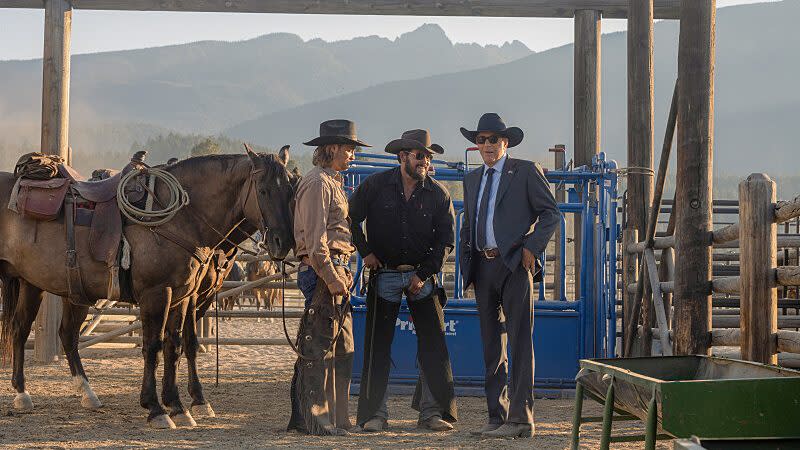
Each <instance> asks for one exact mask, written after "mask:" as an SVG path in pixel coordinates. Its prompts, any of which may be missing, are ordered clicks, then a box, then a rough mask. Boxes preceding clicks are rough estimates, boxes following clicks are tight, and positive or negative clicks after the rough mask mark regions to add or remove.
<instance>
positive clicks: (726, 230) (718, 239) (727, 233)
mask: <svg viewBox="0 0 800 450" xmlns="http://www.w3.org/2000/svg"><path fill="white" fill-rule="evenodd" d="M738 239H739V224H738V223H732V224H730V225H726V226H724V227H722V228H720V229H718V230H714V244H722V243H723V242H730V241H736V240H738Z"/></svg>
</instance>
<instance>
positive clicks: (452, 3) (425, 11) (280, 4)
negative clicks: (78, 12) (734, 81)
mask: <svg viewBox="0 0 800 450" xmlns="http://www.w3.org/2000/svg"><path fill="white" fill-rule="evenodd" d="M654 3H655V5H654V6H655V7H654V16H655V18H656V19H677V18H678V17H679V8H680V2H679V0H654ZM72 4H73V8H75V9H98V10H130V11H194V12H226V13H235V12H240V13H278V14H353V15H398V16H482V17H560V18H571V17H573V16H574V15H575V12H576V11H578V10H582V9H588V10H595V11H602V13H603V16H605V17H607V18H610V19H624V18H625V17H626V16H627V11H628V1H627V0H436V1H433V0H72ZM4 7H5V8H43V7H44V5H43V1H42V0H4V1H3V2H2V3H0V8H4Z"/></svg>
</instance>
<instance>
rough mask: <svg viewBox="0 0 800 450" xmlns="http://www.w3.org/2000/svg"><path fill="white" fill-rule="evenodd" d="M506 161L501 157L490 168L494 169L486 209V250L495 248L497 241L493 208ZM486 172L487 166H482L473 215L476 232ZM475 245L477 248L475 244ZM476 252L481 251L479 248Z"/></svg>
mask: <svg viewBox="0 0 800 450" xmlns="http://www.w3.org/2000/svg"><path fill="white" fill-rule="evenodd" d="M506 159H508V155H505V156H503V158H502V159H500V161H497V162H496V163H495V165H494V166H493V167H492V169H494V173H493V174H492V194H491V197H489V204H488V205H487V207H486V248H497V240H495V238H494V206H495V202H496V201H497V188H498V187H500V178H501V176H502V175H503V166H505V164H506ZM488 170H489V166H487V165H486V164H484V165H483V176H482V177H481V186H480V189H479V190H478V205H477V211H478V212H477V213H476V214H475V229H476V230H477V229H478V219H479V217H478V216H479V215H480V208H481V198H482V197H483V188H484V187H485V186H486V175H487V171H488ZM475 245H476V248H477V242H476V243H475ZM478 250H483V249H482V248H479V249H478Z"/></svg>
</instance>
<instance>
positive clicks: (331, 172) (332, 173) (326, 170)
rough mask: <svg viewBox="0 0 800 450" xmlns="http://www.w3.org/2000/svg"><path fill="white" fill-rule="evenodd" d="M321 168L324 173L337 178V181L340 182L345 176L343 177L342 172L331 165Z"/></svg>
mask: <svg viewBox="0 0 800 450" xmlns="http://www.w3.org/2000/svg"><path fill="white" fill-rule="evenodd" d="M319 169H320V171H321V172H322V173H325V174H327V175H328V176H330V177H331V178H333V179H334V180H336V181H338V182H340V183H341V182H342V180H343V178H342V174H341V173H339V172H337V171H335V170H333V169H331V168H330V167H320V168H319Z"/></svg>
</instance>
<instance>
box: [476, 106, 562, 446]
mask: <svg viewBox="0 0 800 450" xmlns="http://www.w3.org/2000/svg"><path fill="white" fill-rule="evenodd" d="M461 134H463V135H464V137H466V138H467V139H468V140H469V141H470V142H473V143H475V144H477V146H478V150H479V151H480V154H481V157H482V158H483V162H484V165H483V166H481V167H479V168H477V169H475V170H473V171H471V172H470V173H468V174H467V176H466V177H465V178H464V223H463V225H462V228H461V274H462V276H463V278H464V286H465V287H469V285H470V284H472V285H474V288H475V297H476V300H477V304H478V315H479V317H480V327H481V338H482V339H481V340H482V342H483V360H484V365H485V366H484V367H485V371H486V372H485V385H484V388H485V391H486V403H487V407H488V410H489V420H488V422H487V424H486V425H485V426H484V427H483V428H482V429H481V430H479V431H477V432H475V433H474V434H481V435H483V436H487V437H512V438H513V437H530V436H532V435H533V433H534V426H533V368H534V359H533V340H532V335H533V283H534V281H541V264H540V263H539V261H537V259H536V255H539V254H541V253H542V252H543V251H544V249H545V247H546V246H547V243H548V241H549V240H550V237H551V236H552V235H553V232H554V231H555V229H556V226H558V223H559V220H560V213H559V211H558V205H557V204H556V201H555V198H554V197H553V194H552V193H551V192H550V187H549V184H548V183H547V180H546V179H545V177H544V175H543V173H542V170H541V168H540V167H539V166H538V165H537V164H535V163H533V162H531V161H525V160H521V159H515V158H510V157H508V155H507V154H506V150H507V149H508V148H510V147H514V146H516V145H518V144H519V143H520V142H521V141H522V138H523V133H522V130H520V129H519V128H517V127H506V125H505V123H504V122H503V120H502V119H501V118H500V116H498V115H497V114H495V113H486V114H484V115H483V116H482V117H481V118H480V121H479V122H478V127H477V130H475V131H469V130H467V129H465V128H461ZM507 341H508V343H510V345H511V360H512V361H513V364H512V373H511V384H510V385H508V357H507V356H506V355H507V352H506V345H507V344H506V342H507Z"/></svg>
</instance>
